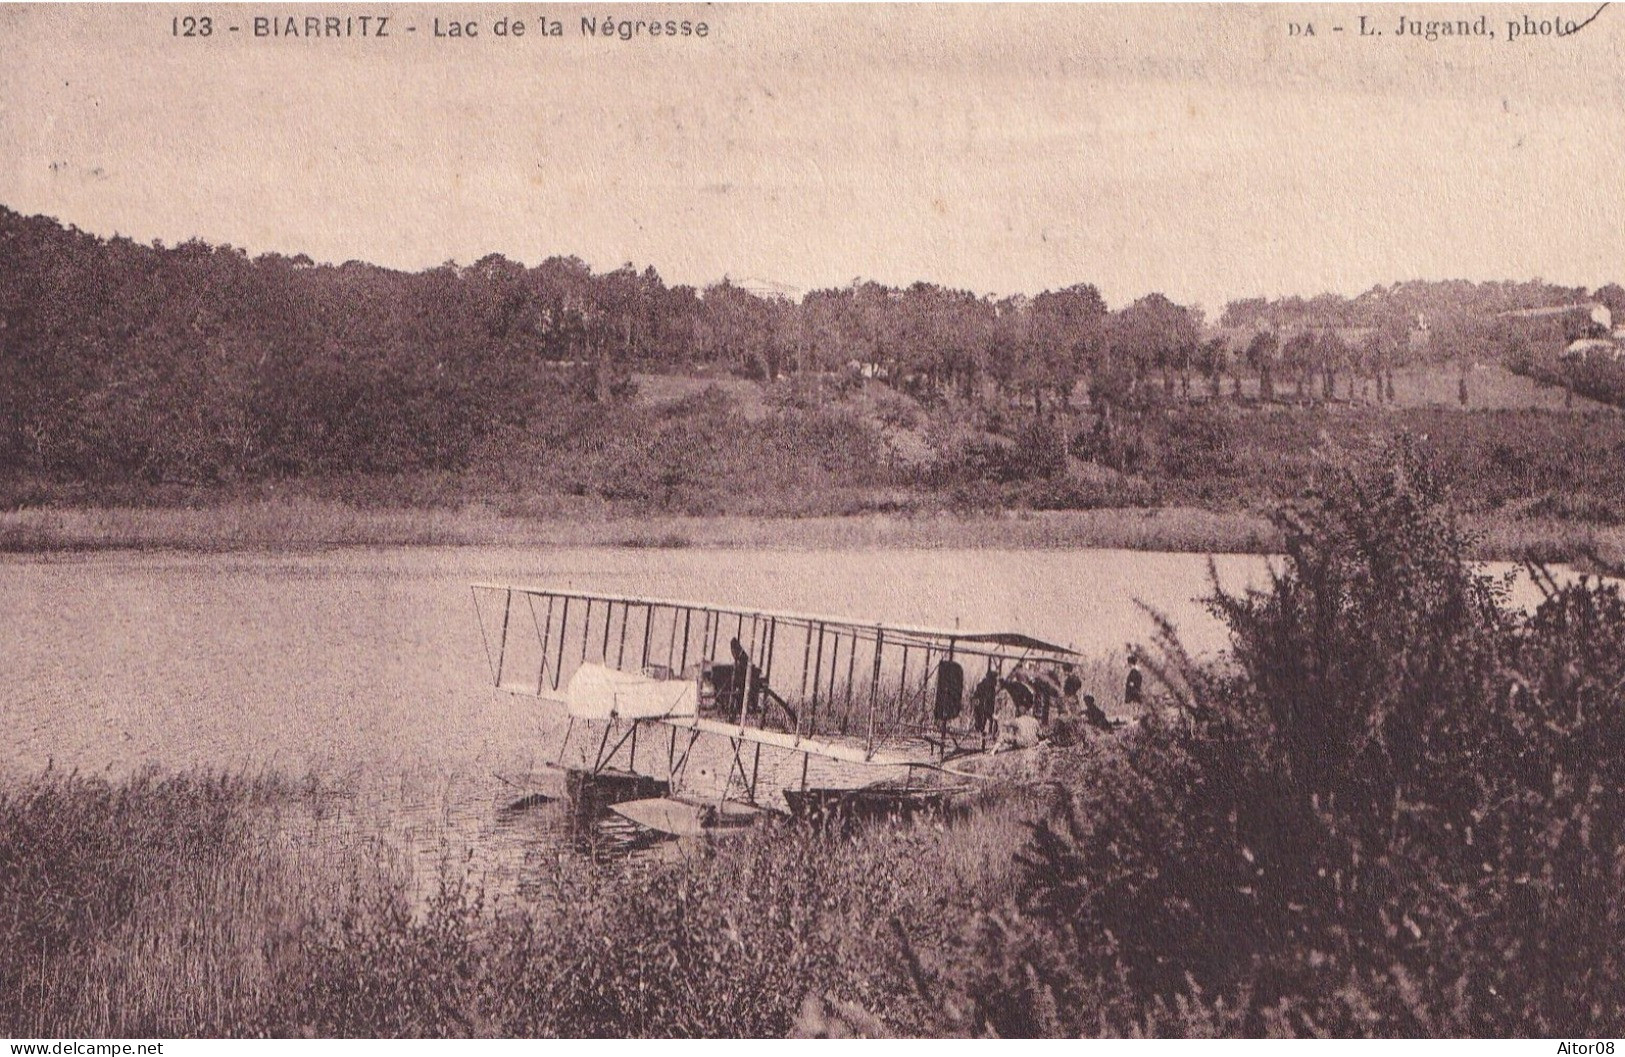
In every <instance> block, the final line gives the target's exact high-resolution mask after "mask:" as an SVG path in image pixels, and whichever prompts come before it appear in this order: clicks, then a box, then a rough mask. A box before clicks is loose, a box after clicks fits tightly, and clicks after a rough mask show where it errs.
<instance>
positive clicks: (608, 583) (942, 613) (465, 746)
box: [0, 548, 1266, 889]
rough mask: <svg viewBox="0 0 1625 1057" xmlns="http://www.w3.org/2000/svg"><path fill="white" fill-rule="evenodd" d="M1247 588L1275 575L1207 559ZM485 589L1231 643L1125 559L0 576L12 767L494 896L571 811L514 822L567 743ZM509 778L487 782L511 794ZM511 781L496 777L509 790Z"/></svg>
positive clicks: (562, 559)
mask: <svg viewBox="0 0 1625 1057" xmlns="http://www.w3.org/2000/svg"><path fill="white" fill-rule="evenodd" d="M1215 563H1216V568H1217V571H1218V574H1219V578H1220V581H1221V582H1222V583H1223V584H1224V585H1225V586H1226V587H1227V588H1229V589H1232V590H1234V589H1238V588H1240V587H1242V586H1244V585H1247V584H1249V583H1257V582H1260V581H1262V580H1263V579H1264V578H1265V575H1266V573H1265V569H1266V565H1265V561H1264V559H1261V558H1256V557H1248V556H1220V557H1218V558H1217V559H1215ZM475 580H493V581H500V582H514V583H524V584H532V585H549V586H569V587H574V588H578V589H585V590H596V591H605V592H612V593H623V594H642V595H646V596H657V597H670V598H688V599H695V600H703V601H710V602H717V603H733V604H737V605H742V606H751V607H761V608H772V609H781V610H798V611H809V612H820V613H829V614H831V615H840V616H849V617H854V618H862V619H870V620H878V621H891V622H901V623H911V624H925V625H935V626H942V627H954V626H960V627H964V628H967V629H975V630H1020V631H1024V632H1027V633H1029V634H1032V635H1036V636H1038V637H1041V638H1044V639H1048V640H1050V641H1056V642H1060V643H1065V644H1069V645H1072V646H1073V647H1074V648H1076V649H1078V650H1079V651H1081V652H1083V653H1085V654H1090V655H1095V656H1099V657H1113V658H1117V659H1120V657H1121V654H1122V651H1123V649H1124V647H1125V644H1127V643H1129V642H1138V641H1144V640H1145V639H1147V638H1148V637H1149V633H1150V627H1151V623H1150V620H1149V618H1148V617H1147V615H1146V614H1145V612H1144V611H1143V610H1142V609H1141V608H1140V604H1139V603H1141V602H1143V603H1144V604H1145V605H1148V606H1150V607H1152V608H1153V609H1155V610H1158V611H1160V612H1162V613H1164V614H1166V615H1168V616H1169V617H1171V618H1172V619H1173V620H1174V622H1175V624H1176V625H1177V626H1178V627H1179V629H1180V631H1181V634H1182V636H1183V638H1184V640H1185V642H1186V644H1187V646H1188V647H1190V648H1191V649H1193V650H1195V651H1198V652H1203V651H1212V650H1217V649H1221V648H1222V647H1223V645H1224V642H1225V640H1224V635H1223V631H1222V629H1221V628H1220V627H1218V626H1217V625H1216V624H1215V623H1214V621H1213V620H1212V619H1211V618H1210V617H1209V616H1208V615H1207V613H1206V612H1205V610H1204V609H1203V608H1202V606H1201V605H1200V604H1199V602H1198V601H1197V599H1198V598H1199V597H1200V596H1201V595H1203V594H1204V593H1206V591H1207V589H1208V559H1207V558H1206V557H1203V556H1198V555H1189V554H1163V553H1148V552H1138V551H1103V550H1078V551H992V550H964V551H954V550H907V551H884V552H882V551H852V552H846V551H724V550H628V549H617V548H592V549H550V550H528V549H507V548H385V549H375V550H343V551H334V552H327V553H316V554H308V555H286V554H269V555H267V554H229V555H201V556H200V555H190V554H187V555H181V554H173V555H171V554H126V553H114V554H98V555H90V556H68V557H61V556H47V557H35V556H11V557H3V558H0V613H4V614H5V617H4V631H5V644H4V648H3V649H0V686H4V688H5V689H4V690H3V691H0V693H3V695H4V698H3V700H4V710H3V713H0V737H3V738H4V741H5V743H6V744H7V745H8V746H9V747H10V749H9V752H8V753H7V754H6V755H5V756H4V757H0V768H3V769H4V770H5V771H6V772H8V773H10V774H13V775H17V774H29V773H37V772H39V771H40V770H41V769H43V768H45V767H46V766H47V764H48V763H49V764H51V765H53V766H55V767H58V768H67V769H78V770H79V771H81V772H89V773H109V774H113V775H118V774H126V773H129V772H131V771H133V770H137V769H139V768H142V767H145V766H152V765H156V766H158V767H161V768H163V769H166V770H179V769H188V768H207V769H214V770H229V771H249V772H256V771H261V770H266V769H274V770H278V771H282V772H286V773H291V774H294V775H304V774H307V773H315V774H319V775H321V776H323V778H324V779H325V780H328V781H330V782H333V783H336V784H337V785H338V786H339V787H340V788H341V789H344V790H346V791H347V794H348V795H347V796H346V797H342V798H340V801H339V805H338V807H337V808H336V809H335V810H336V811H337V812H338V813H339V814H343V813H344V812H346V811H347V812H349V813H351V814H352V815H354V816H357V817H358V818H360V819H361V820H362V821H363V822H365V823H366V824H367V825H368V826H371V827H373V828H375V829H383V830H386V831H388V832H389V833H392V834H394V835H395V836H396V837H397V838H398V839H399V840H400V841H401V843H402V844H403V846H404V847H406V848H407V849H408V851H409V852H410V854H411V855H412V856H414V857H415V859H416V860H417V862H418V864H419V865H420V866H422V867H424V870H420V871H419V872H428V873H433V869H432V867H433V866H434V864H435V863H436V862H438V861H458V862H460V863H462V864H464V865H465V866H466V865H472V866H473V867H474V869H475V872H477V873H480V874H482V875H483V876H485V877H486V879H487V880H488V881H490V882H493V883H494V884H495V885H496V887H497V888H499V889H500V888H503V887H506V886H509V883H510V882H513V881H514V880H515V878H519V879H520V880H522V878H523V876H524V874H525V871H526V869H527V868H528V865H527V864H532V865H533V864H534V861H535V859H536V858H537V857H538V856H541V857H545V856H546V855H549V854H554V853H556V852H557V851H558V849H560V848H561V847H562V845H563V834H564V833H565V832H566V831H567V830H569V828H570V825H571V823H570V820H569V818H568V811H567V810H566V808H565V806H564V805H562V804H552V805H546V806H543V807H541V808H534V809H526V810H524V811H509V810H504V808H505V805H508V804H510V803H511V802H512V801H513V800H514V799H515V797H516V796H517V794H518V793H519V792H522V790H521V789H520V788H518V787H516V786H514V785H511V784H509V782H511V781H512V780H513V776H516V775H522V774H526V773H531V772H535V771H538V770H540V769H541V768H540V765H541V763H542V762H543V761H544V760H547V759H550V758H553V757H554V756H555V755H556V753H557V751H558V748H559V733H560V732H559V729H558V727H557V725H556V724H553V723H551V722H549V721H548V719H547V718H546V717H545V715H544V714H543V710H542V709H541V708H539V706H538V705H537V703H536V702H534V701H531V700H528V699H524V698H517V697H512V696H509V695H505V694H498V693H495V692H494V691H493V690H492V689H491V687H490V675H489V669H488V668H487V662H486V657H485V653H484V650H483V648H482V645H481V640H480V631H479V625H478V623H477V621H476V618H475V612H474V606H473V601H472V597H471V593H470V590H469V586H468V585H469V583H470V582H471V581H475ZM499 776H501V777H499ZM505 779H506V780H505Z"/></svg>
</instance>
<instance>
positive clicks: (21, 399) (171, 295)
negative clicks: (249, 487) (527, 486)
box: [0, 207, 1625, 483]
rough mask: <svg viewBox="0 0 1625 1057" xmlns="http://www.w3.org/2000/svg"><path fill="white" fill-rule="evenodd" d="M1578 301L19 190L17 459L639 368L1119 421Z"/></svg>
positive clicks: (1370, 371)
mask: <svg viewBox="0 0 1625 1057" xmlns="http://www.w3.org/2000/svg"><path fill="white" fill-rule="evenodd" d="M1584 296H1586V292H1585V291H1584V290H1577V289H1570V288H1563V287H1554V286H1550V285H1548V284H1544V283H1524V284H1506V283H1501V284H1495V283H1488V284H1470V283H1436V284H1419V283H1410V284H1401V285H1400V286H1396V287H1393V288H1391V289H1383V288H1378V289H1376V290H1373V291H1371V292H1369V293H1367V294H1363V295H1361V296H1360V297H1358V298H1354V299H1352V300H1350V299H1344V298H1338V297H1335V296H1333V295H1322V296H1321V297H1317V298H1313V299H1310V300H1308V301H1304V300H1302V299H1298V298H1287V299H1283V300H1280V301H1274V302H1270V301H1262V300H1252V301H1238V302H1234V303H1232V304H1231V305H1229V306H1228V307H1227V308H1226V309H1225V310H1224V313H1223V315H1222V317H1221V318H1220V320H1219V325H1218V326H1217V327H1208V326H1206V325H1205V323H1206V321H1205V320H1204V318H1203V315H1202V313H1201V311H1200V310H1199V309H1196V308H1192V307H1189V306H1182V305H1178V304H1175V303H1174V302H1173V301H1171V300H1169V299H1168V298H1167V297H1165V296H1163V295H1161V294H1155V293H1154V294H1149V295H1147V296H1145V297H1142V298H1140V299H1138V300H1136V301H1135V302H1133V303H1132V304H1130V305H1127V306H1125V307H1123V308H1121V309H1118V310H1116V311H1112V310H1110V309H1109V308H1108V307H1107V305H1106V303H1105V301H1104V299H1103V298H1102V297H1101V295H1100V293H1099V291H1098V290H1097V289H1096V288H1095V287H1094V286H1092V285H1088V284H1086V283H1079V284H1076V285H1073V286H1069V287H1066V288H1064V289H1060V290H1052V291H1045V292H1043V293H1040V294H1038V295H1036V296H1032V297H1027V296H1023V295H1017V296H1011V297H1004V298H995V297H991V296H979V295H977V294H975V293H972V292H969V291H965V290H953V289H948V288H945V287H942V286H938V285H936V284H932V283H926V282H919V283H915V284H913V285H912V286H909V287H907V288H902V289H899V288H895V287H888V286H883V285H881V284H879V283H875V282H869V281H854V282H853V283H851V284H849V285H847V286H844V287H840V288H833V289H823V290H816V291H813V292H811V293H808V294H806V295H805V296H804V297H802V298H801V300H800V301H799V302H796V301H791V300H789V299H786V298H783V297H777V296H760V295H758V294H757V293H754V292H752V291H751V290H750V289H747V288H746V287H744V286H741V285H739V284H736V283H733V282H731V281H728V280H726V279H725V280H723V281H722V282H719V283H716V284H714V285H712V286H709V287H707V288H705V289H703V290H700V289H696V288H694V287H692V286H685V285H667V284H666V283H665V282H664V281H663V280H662V279H661V277H660V276H659V275H658V274H657V273H656V272H655V271H654V269H652V268H647V269H645V270H643V271H638V270H637V269H636V268H634V267H632V266H631V265H626V266H623V267H621V268H619V269H616V270H614V271H610V272H604V273H598V274H595V273H593V271H592V270H591V269H590V268H589V267H588V266H587V265H586V264H584V263H583V262H582V261H580V260H577V259H575V258H572V257H554V258H550V259H548V260H546V261H544V262H542V263H541V264H539V265H536V266H534V267H525V266H524V265H521V264H519V263H516V262H513V261H510V260H507V259H505V258H503V257H501V256H499V255H490V256H487V257H484V258H482V259H481V260H479V261H477V262H475V263H474V264H472V265H468V266H458V265H456V264H454V263H450V262H448V263H446V264H444V265H441V266H439V267H437V268H431V269H427V270H424V271H421V272H417V273H406V272H401V271H395V270H391V269H387V268H381V267H377V266H374V265H369V264H365V263H361V262H356V261H350V262H346V263H344V264H342V265H325V264H316V263H314V262H312V261H311V260H309V259H308V258H306V257H303V256H297V257H286V256H283V255H280V254H276V253H267V254H264V255H261V256H258V257H253V258H251V257H249V256H248V255H247V254H246V253H245V252H243V251H242V250H239V249H234V248H232V247H229V246H212V245H209V244H206V243H204V242H201V241H197V240H193V241H189V242H186V243H183V244H181V245H178V246H172V247H165V246H163V245H161V244H158V243H154V244H153V245H150V246H149V245H143V244H138V243H136V242H134V241H132V240H131V239H128V238H122V237H114V238H111V239H103V238H99V237H96V236H93V235H90V234H87V233H84V232H80V231H78V230H77V229H73V228H65V227H63V226H62V225H61V224H59V223H58V222H56V221H55V220H52V219H50V218H46V217H24V216H21V215H19V214H17V213H15V212H13V211H10V210H7V209H5V208H4V207H0V467H5V468H7V469H9V470H10V471H11V472H12V473H13V474H19V473H20V474H32V475H37V476H39V477H42V478H46V479H51V480H69V481H85V482H92V483H94V482H103V481H111V480H139V481H148V482H162V481H182V482H188V483H213V482H220V481H231V480H263V479H278V478H286V477H299V476H322V475H342V474H355V473H363V474H370V473H395V472H402V471H411V470H455V469H460V468H463V467H466V466H467V465H468V464H469V462H470V460H471V459H473V458H474V457H475V453H476V452H477V451H478V450H479V445H480V442H481V441H482V440H483V439H484V438H487V437H489V436H490V435H492V434H493V432H495V431H498V430H502V429H517V430H521V431H525V430H528V429H530V428H531V427H532V425H533V424H535V423H536V422H537V421H538V420H539V419H540V418H542V417H546V416H548V415H549V414H550V413H551V412H553V411H554V410H556V409H558V408H559V407H561V406H568V407H570V408H580V407H582V406H591V405H593V404H600V405H603V404H612V403H614V402H616V401H617V400H623V399H624V398H625V397H626V395H627V394H628V393H629V392H630V386H629V385H628V384H627V377H628V375H629V374H630V373H631V372H632V371H633V370H645V371H648V370H672V369H694V368H700V369H710V370H715V371H719V372H721V371H726V372H732V373H735V374H739V375H743V376H745V377H751V378H756V379H761V380H772V379H776V378H778V377H780V376H783V375H786V374H798V373H808V372H814V373H819V374H826V375H827V374H830V373H846V374H861V375H864V376H867V377H872V378H878V379H883V380H884V381H886V382H887V383H889V384H890V385H892V386H894V387H897V388H899V389H903V390H905V391H908V392H909V393H911V395H913V396H915V397H916V398H918V399H920V400H921V401H922V402H925V403H928V404H931V403H940V402H945V401H952V400H966V401H971V402H973V403H986V402H988V401H990V400H996V399H1000V398H1002V399H1003V400H1005V401H1006V402H1009V401H1019V402H1020V403H1022V404H1023V405H1025V406H1029V407H1031V409H1032V410H1033V412H1034V413H1035V414H1037V415H1039V416H1042V415H1044V414H1046V413H1047V412H1048V411H1049V410H1051V409H1053V408H1054V407H1056V406H1057V405H1061V404H1065V403H1066V402H1068V401H1069V400H1070V399H1071V398H1072V394H1073V393H1074V392H1076V391H1077V390H1078V388H1079V387H1080V385H1083V384H1084V383H1087V386H1086V387H1087V393H1088V400H1089V402H1090V404H1091V406H1092V407H1093V408H1094V409H1096V410H1097V411H1099V412H1100V413H1101V414H1102V417H1103V418H1107V419H1109V418H1110V416H1111V413H1112V412H1113V411H1114V410H1117V409H1127V410H1131V411H1132V410H1134V409H1137V408H1141V407H1144V406H1146V405H1148V404H1149V403H1153V402H1155V401H1157V400H1161V399H1164V398H1177V397H1178V396H1184V397H1186V398H1188V397H1190V395H1191V392H1192V380H1193V377H1200V378H1204V379H1205V380H1206V383H1207V386H1208V388H1209V390H1210V393H1211V395H1213V396H1217V395H1219V394H1220V392H1221V390H1222V388H1223V385H1222V383H1223V382H1224V380H1225V379H1226V378H1227V377H1228V378H1229V379H1230V380H1231V382H1232V391H1233V392H1234V393H1236V394H1237V395H1239V394H1240V392H1241V387H1240V378H1241V375H1242V373H1243V372H1247V373H1249V374H1251V375H1256V376H1257V377H1258V378H1259V381H1260V388H1261V389H1262V395H1263V396H1264V397H1265V398H1266V399H1267V398H1270V397H1272V396H1273V391H1274V383H1275V380H1276V378H1277V377H1278V376H1282V375H1284V376H1286V377H1290V378H1292V379H1294V380H1295V381H1296V383H1297V392H1298V394H1299V395H1304V394H1306V393H1308V394H1309V395H1311V396H1312V395H1313V391H1314V386H1313V385H1312V384H1311V382H1312V379H1314V378H1319V379H1320V383H1321V384H1320V389H1321V392H1322V394H1323V395H1328V396H1330V395H1334V394H1335V393H1336V391H1337V382H1338V379H1339V378H1340V377H1348V378H1349V379H1351V380H1352V379H1353V378H1354V377H1356V376H1359V377H1365V378H1368V379H1369V378H1375V379H1377V381H1378V385H1377V390H1378V394H1379V397H1380V395H1381V393H1382V392H1383V391H1384V387H1383V385H1382V384H1381V383H1382V379H1383V377H1384V372H1385V371H1391V369H1392V367H1393V366H1394V365H1395V364H1399V363H1403V362H1406V361H1407V360H1409V359H1411V358H1414V357H1417V356H1433V357H1438V356H1440V355H1443V354H1452V353H1453V354H1458V355H1459V354H1460V350H1461V349H1462V348H1463V347H1465V345H1467V344H1469V339H1471V342H1477V343H1478V344H1477V345H1473V347H1474V348H1477V347H1479V345H1485V346H1486V347H1488V345H1493V344H1495V343H1497V342H1500V343H1501V344H1503V345H1507V344H1515V342H1514V341H1513V339H1512V338H1509V337H1508V336H1507V333H1506V327H1505V326H1504V324H1503V323H1494V322H1492V323H1485V322H1483V321H1484V320H1492V321H1493V320H1497V319H1499V318H1500V317H1499V316H1498V315H1496V314H1495V313H1499V312H1502V311H1505V310H1506V308H1507V307H1508V306H1511V307H1529V306H1532V305H1539V304H1551V303H1563V302H1566V301H1572V300H1575V299H1577V298H1582V297H1584ZM1595 296H1596V297H1598V298H1600V299H1604V300H1605V301H1611V302H1613V303H1620V302H1622V301H1625V291H1621V290H1620V289H1619V288H1618V287H1617V286H1610V287H1608V288H1604V289H1603V290H1600V291H1598V292H1597V294H1596V295H1595ZM1620 307H1621V308H1625V304H1621V305H1620ZM1425 313H1432V317H1433V318H1434V319H1435V320H1437V321H1438V322H1437V324H1436V326H1435V331H1434V332H1435V333H1436V334H1437V333H1443V334H1445V335H1447V337H1445V338H1443V339H1441V340H1439V341H1435V342H1434V343H1433V344H1434V346H1436V347H1432V346H1420V347H1419V346H1418V344H1417V342H1416V341H1415V336H1414V322H1415V320H1416V319H1417V318H1418V317H1419V316H1421V315H1423V314H1425ZM1497 328H1499V329H1497ZM1520 333H1523V334H1524V335H1525V336H1524V337H1522V338H1518V339H1517V340H1520V341H1527V340H1528V339H1527V328H1526V329H1525V331H1521V332H1520ZM1537 337H1538V335H1537ZM1351 384H1352V382H1351Z"/></svg>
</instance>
